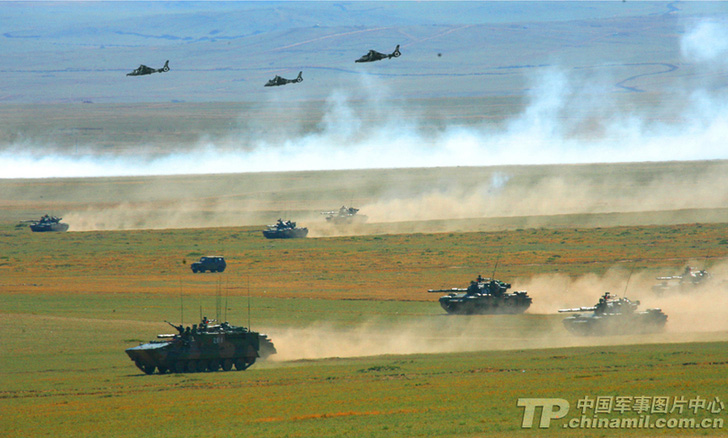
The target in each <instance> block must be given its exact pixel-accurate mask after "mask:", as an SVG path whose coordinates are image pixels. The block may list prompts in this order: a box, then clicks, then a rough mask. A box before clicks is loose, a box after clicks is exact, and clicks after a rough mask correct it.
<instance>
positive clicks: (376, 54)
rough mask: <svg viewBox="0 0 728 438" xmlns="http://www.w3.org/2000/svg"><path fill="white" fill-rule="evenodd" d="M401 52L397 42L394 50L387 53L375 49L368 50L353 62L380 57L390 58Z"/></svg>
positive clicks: (378, 58)
mask: <svg viewBox="0 0 728 438" xmlns="http://www.w3.org/2000/svg"><path fill="white" fill-rule="evenodd" d="M401 54H402V52H400V51H399V44H397V47H395V48H394V52H392V53H390V54H389V55H387V54H386V53H381V52H377V51H376V50H370V51H369V53H367V54H366V55H364V56H362V57H361V58H359V59H357V60H356V61H354V62H374V61H380V60H382V59H391V58H397V57H399V55H401Z"/></svg>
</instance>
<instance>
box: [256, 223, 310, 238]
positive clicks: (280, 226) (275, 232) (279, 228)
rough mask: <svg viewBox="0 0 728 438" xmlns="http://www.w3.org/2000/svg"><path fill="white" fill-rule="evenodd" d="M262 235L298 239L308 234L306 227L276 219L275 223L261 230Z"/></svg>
mask: <svg viewBox="0 0 728 438" xmlns="http://www.w3.org/2000/svg"><path fill="white" fill-rule="evenodd" d="M263 235H264V236H265V237H266V238H268V239H298V238H303V237H306V236H307V235H308V228H301V227H297V226H296V223H295V222H291V221H283V220H281V219H278V222H276V223H275V225H268V228H266V229H265V230H263Z"/></svg>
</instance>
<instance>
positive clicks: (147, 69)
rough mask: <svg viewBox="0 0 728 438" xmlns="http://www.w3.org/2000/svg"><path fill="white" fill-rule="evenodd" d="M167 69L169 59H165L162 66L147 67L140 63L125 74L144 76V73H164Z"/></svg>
mask: <svg viewBox="0 0 728 438" xmlns="http://www.w3.org/2000/svg"><path fill="white" fill-rule="evenodd" d="M168 71H169V60H167V61H166V62H165V63H164V67H162V68H151V67H147V66H146V65H144V64H141V65H140V66H139V67H138V68H136V69H135V70H134V71H132V72H131V73H127V74H126V75H127V76H144V75H150V74H152V73H165V72H168Z"/></svg>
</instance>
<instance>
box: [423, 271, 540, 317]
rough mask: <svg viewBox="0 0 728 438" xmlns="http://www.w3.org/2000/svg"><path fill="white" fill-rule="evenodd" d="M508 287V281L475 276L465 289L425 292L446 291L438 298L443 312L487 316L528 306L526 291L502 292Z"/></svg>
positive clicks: (521, 309)
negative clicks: (445, 293)
mask: <svg viewBox="0 0 728 438" xmlns="http://www.w3.org/2000/svg"><path fill="white" fill-rule="evenodd" d="M510 288H511V285H510V283H504V282H502V281H500V280H495V279H491V278H483V277H482V276H480V275H478V278H477V279H475V280H473V281H471V282H470V286H468V287H467V289H462V288H452V289H429V290H428V291H427V292H429V293H441V292H449V293H448V294H447V295H443V296H441V297H440V305H441V306H442V308H443V309H445V311H446V312H447V313H452V314H457V315H473V314H478V315H490V314H504V313H506V314H514V313H523V312H525V311H526V309H528V308H529V307H530V306H531V301H532V300H531V297H529V296H528V293H527V292H526V291H517V292H512V293H508V292H506V291H507V290H508V289H510Z"/></svg>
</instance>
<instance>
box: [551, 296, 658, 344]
mask: <svg viewBox="0 0 728 438" xmlns="http://www.w3.org/2000/svg"><path fill="white" fill-rule="evenodd" d="M639 304H640V302H639V301H634V302H633V301H630V300H629V299H627V298H619V297H616V296H613V295H611V294H610V293H609V292H606V293H605V294H604V295H602V297H601V298H599V302H598V303H597V304H595V305H593V306H590V307H577V308H574V309H559V312H562V313H563V312H574V313H577V312H592V313H589V314H584V313H579V314H578V315H574V316H569V317H567V318H565V319H564V327H566V329H567V330H569V331H570V332H572V333H574V334H577V335H614V334H633V333H652V332H657V331H660V330H662V329H663V328H664V327H665V323H666V322H667V315H665V314H664V313H663V312H662V310H661V309H647V310H644V311H637V307H638V306H639Z"/></svg>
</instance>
